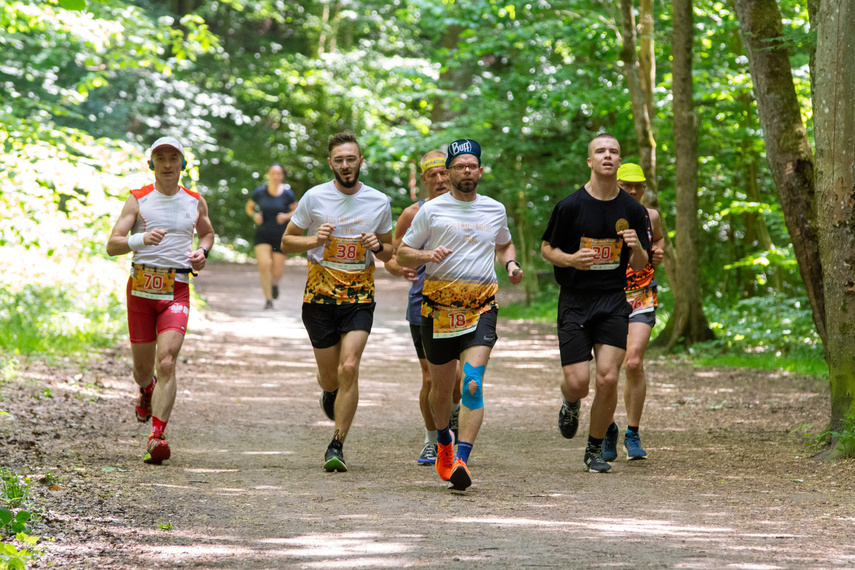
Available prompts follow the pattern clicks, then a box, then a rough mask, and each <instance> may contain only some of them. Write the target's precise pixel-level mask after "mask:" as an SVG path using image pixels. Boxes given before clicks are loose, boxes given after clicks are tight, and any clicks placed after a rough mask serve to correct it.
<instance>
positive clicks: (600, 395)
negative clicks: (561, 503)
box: [540, 133, 650, 473]
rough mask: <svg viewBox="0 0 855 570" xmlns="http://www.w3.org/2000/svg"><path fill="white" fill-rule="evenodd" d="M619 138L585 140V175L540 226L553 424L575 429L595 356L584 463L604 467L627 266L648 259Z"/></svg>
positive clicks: (644, 225) (624, 321)
mask: <svg viewBox="0 0 855 570" xmlns="http://www.w3.org/2000/svg"><path fill="white" fill-rule="evenodd" d="M620 163H621V159H620V144H619V143H618V141H617V139H616V138H615V137H613V136H611V135H608V134H605V133H603V134H600V135H597V136H596V137H594V138H593V140H592V141H591V142H590V143H589V144H588V168H590V169H591V179H590V180H589V181H588V182H587V183H586V184H585V185H584V186H582V187H581V188H579V189H578V190H576V191H575V192H574V193H572V194H571V195H570V196H568V197H566V198H564V199H563V200H561V201H560V202H559V203H558V204H557V205H556V206H555V209H554V210H553V212H552V217H551V218H550V220H549V225H548V226H547V227H546V231H545V232H543V238H542V239H543V242H542V244H541V248H540V251H541V254H542V255H543V259H545V260H546V261H548V262H549V263H551V264H552V265H554V266H555V280H556V281H557V282H558V284H559V285H561V292H560V294H559V297H558V347H559V350H560V354H561V367H562V370H563V372H564V376H563V378H562V382H561V394H562V396H563V402H562V406H561V409H560V411H559V413H558V429H559V430H560V431H561V435H563V436H564V437H565V438H567V439H571V438H572V437H573V436H575V435H576V430H577V429H578V427H579V411H580V407H581V400H582V398H584V397H586V396H587V395H588V392H589V390H590V383H591V380H590V375H591V370H590V369H591V366H590V361H591V360H592V356H591V352H592V351H593V353H594V355H595V356H596V359H597V363H596V372H597V375H596V386H597V391H596V393H595V394H594V401H593V403H592V404H591V424H590V428H589V431H588V445H587V446H586V448H585V456H584V462H585V469H586V470H587V471H590V472H594V473H606V472H608V471H609V470H610V469H611V465H609V464H608V463H606V462H605V461H604V460H603V457H602V449H603V439H604V438H605V436H606V431H607V430H608V427H609V426H610V425H611V423H612V418H613V416H614V412H615V407H616V406H617V382H618V374H619V373H620V366H621V364H622V363H623V359H624V355H625V354H626V337H627V332H628V321H629V314H630V306H629V303H627V302H626V295H625V294H624V287H625V285H626V268H627V266H630V267H632V269H633V270H635V271H639V270H641V269H642V268H643V267H644V266H645V265H646V264H647V260H648V253H647V250H648V249H649V247H650V240H649V238H648V223H649V222H648V220H647V210H646V209H645V208H644V206H642V205H641V204H639V203H638V202H637V201H636V200H634V199H633V198H632V197H631V196H629V194H627V193H626V192H624V191H623V190H621V189H620V187H618V184H617V169H618V167H619V166H620Z"/></svg>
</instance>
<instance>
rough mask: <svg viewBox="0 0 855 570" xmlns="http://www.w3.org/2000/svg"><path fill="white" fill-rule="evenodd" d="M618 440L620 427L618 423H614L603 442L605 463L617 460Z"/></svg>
mask: <svg viewBox="0 0 855 570" xmlns="http://www.w3.org/2000/svg"><path fill="white" fill-rule="evenodd" d="M617 438H618V427H617V424H616V423H614V422H612V425H610V426H609V429H607V430H606V437H605V439H604V440H603V461H614V460H615V459H617Z"/></svg>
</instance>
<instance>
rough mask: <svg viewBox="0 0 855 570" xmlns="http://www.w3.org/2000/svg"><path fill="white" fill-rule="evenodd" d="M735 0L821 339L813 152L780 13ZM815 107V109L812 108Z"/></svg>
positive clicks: (768, 5) (750, 0) (766, 1)
mask: <svg viewBox="0 0 855 570" xmlns="http://www.w3.org/2000/svg"><path fill="white" fill-rule="evenodd" d="M735 3H736V13H737V16H738V17H739V24H740V28H741V30H742V39H743V42H744V43H745V51H746V53H747V55H748V64H749V67H750V69H751V79H752V82H753V84H754V97H755V98H756V99H757V111H758V114H759V115H760V125H761V127H762V128H763V140H764V141H765V145H766V159H767V161H768V163H769V167H770V168H771V170H772V176H773V177H774V179H775V186H776V188H777V191H778V199H779V200H780V202H781V209H782V211H783V212H784V219H785V221H786V223H787V229H788V230H789V232H790V238H791V239H792V242H793V249H794V251H795V254H796V260H797V261H798V262H799V272H800V273H801V276H802V281H803V282H804V284H805V288H806V289H807V293H808V299H810V304H811V309H812V310H813V320H814V324H815V325H816V330H817V332H818V333H819V336H820V337H821V338H822V340H823V343H825V340H826V334H825V300H824V294H823V272H822V265H821V263H820V255H819V245H818V237H817V231H816V228H817V226H816V202H815V196H814V191H815V187H814V184H815V180H814V162H813V153H812V152H811V148H810V144H809V143H808V138H807V133H806V131H805V126H804V123H802V118H801V109H800V108H799V102H798V99H797V97H796V90H795V87H794V86H793V76H792V71H791V67H790V58H789V55H788V54H787V50H786V48H785V47H784V45H783V43H782V41H781V36H782V34H783V25H782V23H781V12H780V10H779V9H778V4H777V3H776V2H775V0H735ZM814 110H815V111H818V109H817V108H816V107H814Z"/></svg>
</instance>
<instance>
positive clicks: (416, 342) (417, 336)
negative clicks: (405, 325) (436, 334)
mask: <svg viewBox="0 0 855 570" xmlns="http://www.w3.org/2000/svg"><path fill="white" fill-rule="evenodd" d="M410 336H411V337H413V346H414V347H415V349H416V355H417V356H418V357H419V360H424V357H425V347H424V346H422V326H421V325H410Z"/></svg>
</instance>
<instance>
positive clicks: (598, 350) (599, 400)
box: [588, 344, 626, 439]
mask: <svg viewBox="0 0 855 570" xmlns="http://www.w3.org/2000/svg"><path fill="white" fill-rule="evenodd" d="M625 354H626V351H625V350H623V349H620V348H617V347H614V346H609V345H606V344H597V345H595V346H594V355H595V356H596V359H597V382H596V386H597V391H596V393H595V394H594V401H593V403H592V404H591V428H590V430H589V432H588V433H589V434H590V435H591V437H595V438H598V439H601V438H603V437H605V435H606V430H608V428H609V426H610V425H611V423H612V421H613V418H614V415H615V408H616V407H617V382H618V374H619V373H620V365H621V363H622V362H623V358H624V355H625Z"/></svg>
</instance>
